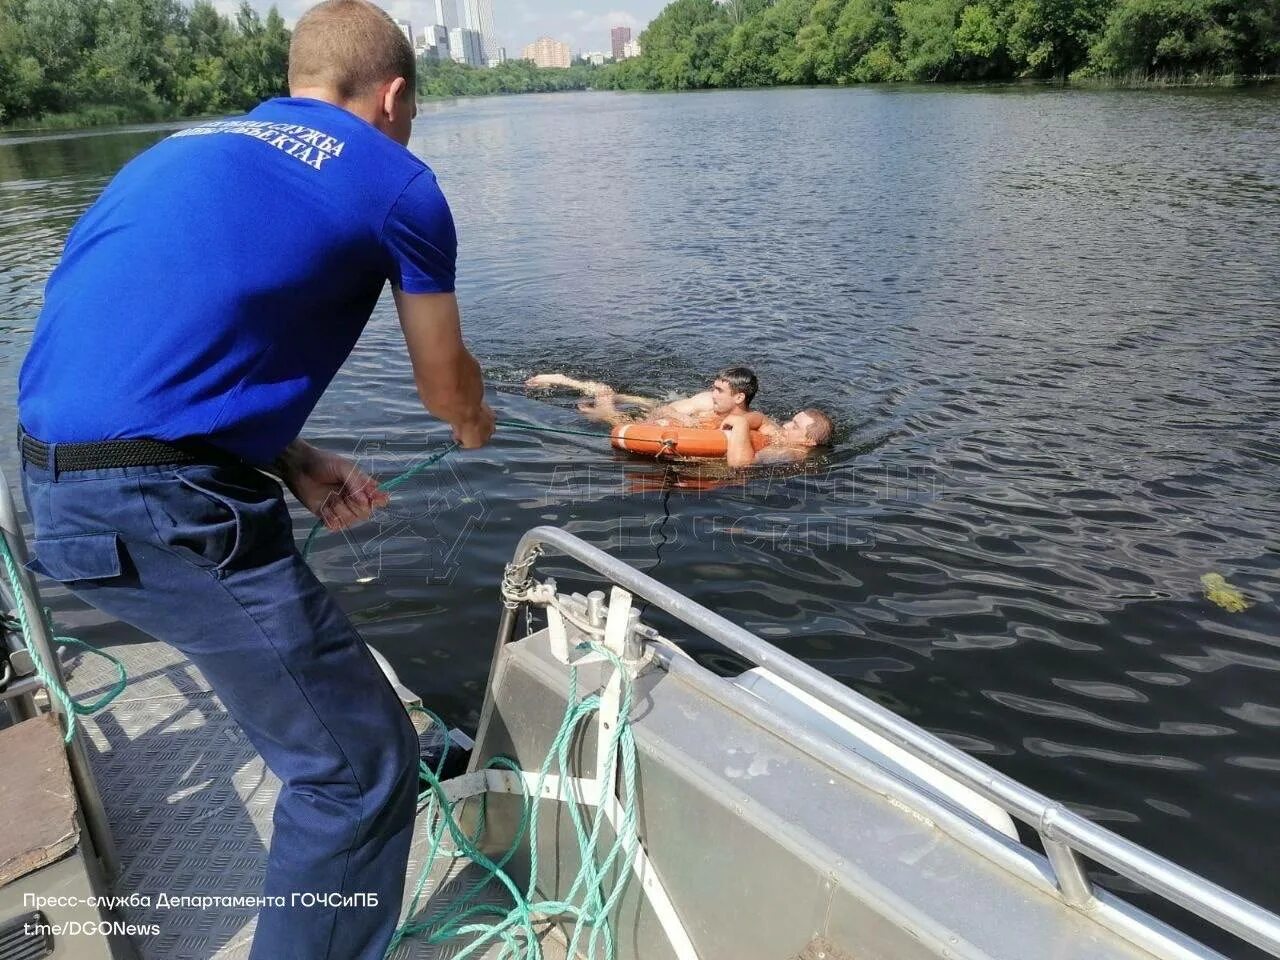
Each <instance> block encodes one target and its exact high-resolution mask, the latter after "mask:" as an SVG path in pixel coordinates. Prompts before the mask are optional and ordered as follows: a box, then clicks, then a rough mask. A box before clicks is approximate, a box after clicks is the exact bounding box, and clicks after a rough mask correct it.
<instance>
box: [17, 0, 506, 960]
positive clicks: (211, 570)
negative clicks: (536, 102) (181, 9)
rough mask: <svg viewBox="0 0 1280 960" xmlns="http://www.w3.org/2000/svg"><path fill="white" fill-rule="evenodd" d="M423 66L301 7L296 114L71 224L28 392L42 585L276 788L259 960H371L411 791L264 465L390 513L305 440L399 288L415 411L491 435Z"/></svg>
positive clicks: (403, 744)
mask: <svg viewBox="0 0 1280 960" xmlns="http://www.w3.org/2000/svg"><path fill="white" fill-rule="evenodd" d="M414 73H415V71H414V55H413V51H412V49H411V48H410V46H409V43H408V42H407V40H406V38H405V37H404V35H403V34H402V33H401V32H400V31H399V29H398V28H397V27H396V26H395V24H394V22H393V21H392V20H391V19H390V18H389V17H388V16H387V15H386V13H384V12H383V11H382V10H381V9H379V8H378V7H376V6H374V5H373V4H371V3H368V2H366V0H326V2H324V3H321V4H319V5H318V6H316V7H313V8H312V9H311V10H309V11H308V12H307V13H306V14H304V15H303V17H302V18H301V19H300V20H299V21H298V24H297V27H296V28H295V30H294V34H293V39H292V43H291V46H290V51H289V87H290V94H291V96H290V97H289V98H286V99H278V100H272V101H269V102H267V103H264V104H262V105H261V106H260V107H258V108H257V109H256V110H254V111H253V112H252V113H250V114H248V115H247V116H243V117H235V118H231V119H226V120H214V121H209V122H205V123H201V124H198V125H196V126H194V127H190V128H187V129H185V130H181V131H179V132H178V133H176V134H174V135H173V136H171V137H169V138H168V139H166V140H164V141H162V142H160V143H159V144H157V145H155V146H154V147H152V148H151V149H149V150H147V151H146V152H144V153H143V154H142V155H140V156H138V157H137V158H135V159H134V160H133V161H131V162H130V163H129V164H128V165H126V166H125V167H124V169H123V170H121V171H120V173H119V174H118V175H117V176H116V178H115V179H114V180H113V181H112V182H111V183H110V184H109V185H108V186H107V188H106V190H105V191H104V192H103V194H102V196H101V197H100V198H99V199H98V200H97V201H96V202H95V203H94V205H93V206H92V207H91V208H90V209H89V210H88V212H86V213H85V215H84V216H83V217H82V218H81V219H80V221H79V222H78V223H77V224H76V225H75V227H74V228H73V229H72V230H71V233H70V234H69V236H68V238H67V243H66V249H65V251H64V253H63V257H62V260H61V262H60V263H59V264H58V266H57V268H56V269H55V270H54V272H53V275H52V276H51V277H50V280H49V283H48V286H47V288H46V293H45V304H44V308H43V310H42V312H41V315H40V319H39V322H38V324H37V326H36V332H35V336H34V338H33V341H32V345H31V349H30V352H29V353H28V355H27V357H26V359H25V362H24V364H23V368H22V372H21V376H20V378H19V422H20V427H21V431H22V436H21V438H20V445H21V448H22V456H23V489H24V492H25V494H26V497H27V503H28V506H29V508H30V512H31V517H32V521H33V523H34V526H35V540H34V553H35V559H34V560H33V561H32V566H33V567H34V568H35V569H36V570H38V571H39V572H41V573H43V574H45V575H47V576H49V577H52V578H54V579H56V580H59V581H61V582H63V583H65V584H67V586H68V587H69V588H70V589H71V590H72V591H73V592H74V593H75V594H77V595H78V596H80V597H82V598H83V599H84V600H86V601H87V602H89V603H90V604H92V605H93V606H95V607H97V608H98V609H100V610H102V611H104V612H106V613H107V614H109V615H111V616H113V617H116V618H118V619H120V620H122V621H125V622H127V623H130V624H133V625H134V626H136V627H137V628H139V629H141V630H143V631H144V632H146V633H149V634H151V635H152V636H154V637H156V638H158V639H161V640H164V641H166V642H168V643H171V644H173V645H174V646H176V647H178V648H179V649H180V650H181V651H182V652H183V653H184V654H185V655H186V656H187V657H188V658H189V659H190V660H191V661H192V662H193V663H194V664H196V666H197V667H199V668H200V670H201V671H202V672H203V674H204V675H205V677H206V678H207V679H208V681H209V682H210V683H211V684H212V686H213V688H214V690H215V691H216V692H217V694H218V695H219V697H220V698H221V699H222V701H223V703H224V704H225V705H226V707H227V709H228V710H229V711H230V712H231V713H232V715H233V716H234V717H235V718H236V720H237V721H238V722H239V724H240V726H241V727H242V728H243V729H244V731H245V733H246V735H247V736H248V737H249V738H250V739H251V740H252V742H253V743H254V745H255V746H256V747H257V749H258V751H259V752H260V753H261V754H262V756H263V758H264V759H265V761H266V762H267V764H268V765H269V766H270V768H271V769H272V771H273V772H274V773H275V774H276V775H277V776H278V777H279V778H280V780H281V782H282V788H281V792H280V796H279V799H278V801H277V803H276V808H275V816H274V836H273V839H272V843H271V850H270V854H269V858H268V865H267V872H266V877H265V878H264V884H263V889H262V890H261V892H260V895H261V897H262V898H263V899H262V901H260V902H261V903H263V904H264V906H263V909H262V911H261V913H260V914H259V918H258V926H257V932H256V935H255V938H254V944H253V950H252V953H251V957H252V958H253V960H290V958H296V960H380V958H381V957H382V955H383V952H384V950H385V949H386V946H387V944H388V942H389V940H390V938H391V935H392V933H393V930H394V927H395V923H396V920H397V917H398V913H399V909H400V905H401V897H402V893H403V885H404V877H405V868H406V861H407V858H408V851H409V843H410V839H411V835H412V828H413V820H414V807H415V799H416V796H417V788H418V779H417V760H418V743H417V736H416V734H415V732H414V730H413V727H412V725H411V724H410V723H409V721H408V718H407V716H406V714H405V711H404V709H403V708H402V706H401V704H400V702H399V699H398V698H397V697H396V695H395V693H394V692H393V690H392V688H391V686H390V685H389V683H388V682H387V680H386V679H385V678H384V677H383V675H382V673H381V671H380V670H379V668H378V667H377V665H376V664H375V662H374V660H373V658H372V656H371V655H370V653H369V651H368V649H367V648H366V647H365V646H364V644H363V642H362V641H361V639H360V637H359V636H358V635H357V633H356V631H355V630H354V628H353V627H352V626H351V624H350V623H349V622H348V620H347V618H346V617H345V616H344V615H343V613H342V612H341V610H340V609H339V608H338V606H337V605H336V604H335V603H334V602H333V600H332V599H331V598H330V597H329V596H328V594H327V593H326V592H325V590H324V588H323V587H322V586H321V585H320V583H319V581H317V580H316V578H315V576H314V575H313V574H312V573H311V570H310V569H309V568H308V567H307V565H306V564H305V563H304V562H303V560H302V558H301V557H300V556H299V554H298V551H297V548H296V546H295V544H294V539H293V530H292V524H291V522H290V518H289V513H288V510H287V508H286V506H285V503H284V500H283V495H282V491H281V487H280V485H279V484H278V483H277V482H276V481H275V480H274V479H272V478H271V477H268V476H266V475H264V473H262V472H261V471H260V470H258V469H256V468H257V467H270V468H271V469H272V470H274V472H275V473H277V474H278V475H279V476H280V477H281V479H282V480H283V481H284V483H285V484H286V485H287V486H288V487H289V488H290V489H291V490H292V491H293V493H294V494H295V495H296V496H297V497H298V499H299V500H300V501H301V502H302V503H303V504H304V505H306V507H307V508H308V509H310V510H311V511H312V512H313V513H315V514H316V515H318V516H319V517H321V518H322V519H323V520H324V521H325V523H326V524H327V525H328V526H329V528H330V529H340V528H342V527H346V526H349V525H351V524H353V523H357V522H359V521H362V520H365V519H367V518H368V517H369V516H370V515H371V514H372V512H373V510H374V509H375V508H376V507H378V506H380V505H382V504H385V503H386V502H387V496H386V494H385V493H383V492H381V491H379V489H378V487H377V484H376V482H375V481H374V480H373V479H372V478H371V477H369V476H367V475H366V474H364V473H363V472H362V471H360V470H359V469H358V468H357V467H356V466H355V465H354V464H353V463H351V462H350V461H348V460H346V459H344V458H343V457H340V456H337V455H336V454H332V453H326V452H323V451H321V450H318V449H316V448H315V447H312V446H310V445H309V444H307V443H306V442H305V441H303V440H302V439H301V438H300V437H299V436H298V433H299V431H300V429H301V428H302V425H303V423H304V421H305V420H306V419H307V416H308V415H309V414H310V412H311V410H312V408H313V407H314V405H315V403H316V401H317V399H318V398H319V397H320V395H321V393H323V392H324V389H325V388H326V386H328V384H329V382H330V380H331V379H332V378H333V376H334V374H335V373H336V372H337V370H338V368H339V367H340V366H341V364H342V363H343V361H344V360H345V359H346V357H347V355H348V353H349V352H350V351H351V348H352V347H353V346H354V344H355V342H356V340H357V338H358V337H359V336H360V333H361V331H362V329H363V328H364V325H365V323H366V322H367V321H368V319H369V316H370V313H371V311H372V310H373V308H374V305H375V303H376V302H377V300H378V297H379V295H380V294H381V291H382V289H383V287H384V285H385V284H386V283H387V282H388V281H390V283H391V285H392V291H393V294H394V297H395V303H396V307H397V312H398V313H399V317H400V323H401V326H402V328H403V331H404V337H405V341H406V344H407V347H408V351H409V355H410V358H411V360H412V364H413V371H414V378H415V380H416V383H417V388H418V392H419V395H420V396H421V398H422V402H423V404H424V405H425V406H426V408H427V410H428V411H430V412H431V413H432V414H434V415H435V416H437V417H439V418H441V419H443V420H446V421H448V422H449V423H450V424H451V425H452V427H453V431H454V436H455V438H456V439H457V440H458V441H459V443H460V444H461V445H462V446H463V447H465V448H474V447H479V446H483V445H484V444H485V443H487V442H488V440H489V438H490V436H491V434H492V432H493V427H494V419H493V412H492V411H491V410H490V409H489V407H488V405H487V404H486V403H485V399H484V385H483V380H482V376H481V370H480V367H479V365H478V364H477V363H476V361H475V359H474V358H473V357H472V356H471V354H470V353H469V352H468V350H467V348H466V346H465V345H464V343H463V340H462V335H461V330H460V321H459V316H458V304H457V300H456V298H455V296H454V267H455V258H456V248H457V240H456V236H455V233H454V225H453V219H452V217H451V215H450V212H449V207H448V204H447V203H446V202H445V199H444V196H443V195H442V194H441V192H440V188H439V186H438V185H437V183H436V178H435V175H434V173H432V171H431V169H430V168H429V167H427V165H426V164H424V163H423V162H422V161H421V160H419V159H418V158H417V157H415V156H414V155H413V154H412V153H410V152H409V151H408V149H406V144H407V143H408V140H409V133H410V127H411V124H412V120H413V116H414V114H415V112H416V107H415V96H414V82H415V76H414ZM141 892H142V893H149V894H152V895H156V894H158V893H160V892H161V891H141ZM193 892H195V893H203V892H205V891H193ZM208 892H210V893H212V892H213V891H208ZM218 892H219V893H225V891H218ZM244 894H245V895H249V896H253V895H258V894H259V892H258V891H253V890H249V891H244ZM308 894H310V895H312V896H307V895H308Z"/></svg>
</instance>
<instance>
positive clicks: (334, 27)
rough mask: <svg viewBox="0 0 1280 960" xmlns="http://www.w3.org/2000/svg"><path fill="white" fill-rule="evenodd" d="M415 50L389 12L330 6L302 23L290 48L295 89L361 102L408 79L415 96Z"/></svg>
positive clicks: (345, 1) (327, 2)
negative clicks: (391, 83) (318, 90)
mask: <svg viewBox="0 0 1280 960" xmlns="http://www.w3.org/2000/svg"><path fill="white" fill-rule="evenodd" d="M414 68H415V63H414V59H413V47H412V46H410V44H409V39H408V38H407V37H406V36H405V35H404V34H403V33H402V32H401V31H400V28H399V27H397V26H396V24H395V21H394V20H392V19H391V17H390V16H389V15H388V14H387V12H386V11H385V10H383V9H382V8H381V7H379V6H376V5H375V4H372V3H369V2H368V0H324V2H323V3H317V4H316V5H315V6H314V7H312V8H311V9H310V10H308V11H307V12H306V13H304V14H303V15H302V17H301V18H300V19H299V20H298V25H297V26H296V27H294V28H293V39H292V41H290V43H289V89H290V90H300V89H306V88H308V87H321V88H324V89H327V90H332V91H334V92H335V93H336V94H337V95H338V96H339V97H341V98H343V99H344V100H345V99H350V98H353V97H360V96H363V95H364V94H367V93H369V92H370V91H372V90H375V89H376V88H377V87H378V86H379V85H381V84H384V83H388V82H389V81H391V80H394V79H395V78H396V77H404V78H405V80H407V81H408V83H409V90H410V93H411V94H412V93H413V87H414V82H415V76H414V74H415V69H414Z"/></svg>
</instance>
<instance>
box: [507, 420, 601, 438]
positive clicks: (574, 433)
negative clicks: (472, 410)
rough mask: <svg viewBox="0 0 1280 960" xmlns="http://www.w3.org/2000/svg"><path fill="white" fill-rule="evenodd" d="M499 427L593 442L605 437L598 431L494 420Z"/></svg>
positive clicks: (520, 421) (525, 421)
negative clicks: (581, 438)
mask: <svg viewBox="0 0 1280 960" xmlns="http://www.w3.org/2000/svg"><path fill="white" fill-rule="evenodd" d="M494 423H496V424H497V425H498V426H499V427H512V428H514V429H516V430H531V431H533V432H534V433H564V434H568V435H569V436H571V437H591V438H592V439H593V440H604V439H605V435H604V434H603V433H600V432H599V431H598V430H571V429H569V428H568V427H544V426H542V425H541V424H538V423H529V422H528V421H527V420H495V421H494Z"/></svg>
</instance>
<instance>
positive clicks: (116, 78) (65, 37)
mask: <svg viewBox="0 0 1280 960" xmlns="http://www.w3.org/2000/svg"><path fill="white" fill-rule="evenodd" d="M288 53H289V32H288V30H286V29H285V25H284V21H283V20H282V19H281V17H280V15H279V14H278V13H277V12H276V9H275V7H272V8H271V10H270V12H269V13H268V14H267V15H266V17H265V18H262V17H260V16H259V15H258V14H257V12H256V11H254V10H253V8H251V7H250V6H249V5H248V3H242V4H241V6H240V10H239V12H238V13H237V14H236V17H235V20H234V22H233V21H231V20H230V19H228V18H227V17H225V16H223V15H222V14H220V13H218V12H217V10H215V9H214V8H213V6H212V4H210V3H208V2H207V0H198V2H197V3H196V4H195V5H194V6H192V7H187V6H184V5H183V4H181V3H180V2H178V0H0V123H12V122H13V121H14V120H17V119H23V118H31V119H36V118H40V117H43V116H46V115H49V114H54V115H59V114H61V115H67V116H69V118H70V119H72V120H89V121H92V120H98V121H102V120H112V119H114V120H117V121H119V120H134V119H146V118H153V117H160V116H193V115H197V114H208V113H227V112H231V111H234V110H238V109H242V108H245V107H249V106H252V105H254V104H256V103H258V102H259V101H261V100H263V99H266V98H267V97H271V96H275V95H276V94H278V93H280V92H281V91H282V90H283V89H284V85H285V69H286V64H287V60H288Z"/></svg>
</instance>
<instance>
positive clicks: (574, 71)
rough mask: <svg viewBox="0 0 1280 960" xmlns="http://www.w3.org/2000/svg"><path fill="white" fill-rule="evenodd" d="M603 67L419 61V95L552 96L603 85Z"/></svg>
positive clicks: (516, 61) (511, 61)
mask: <svg viewBox="0 0 1280 960" xmlns="http://www.w3.org/2000/svg"><path fill="white" fill-rule="evenodd" d="M605 72H606V68H604V67H593V66H588V65H587V64H583V63H578V64H575V65H574V66H572V67H570V68H569V69H568V70H540V69H539V68H537V67H535V66H534V65H533V64H532V63H531V62H530V61H528V60H508V61H507V62H506V63H504V64H501V65H500V66H497V67H494V68H492V69H479V68H475V67H464V66H462V65H461V64H457V63H454V62H453V61H452V60H444V61H441V60H435V59H425V60H419V61H418V93H419V94H420V95H421V96H424V97H468V96H482V95H485V94H491V93H550V92H553V91H556V90H586V89H588V88H590V87H595V86H600V85H601V79H600V78H601V76H602V75H603V74H604V73H605Z"/></svg>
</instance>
